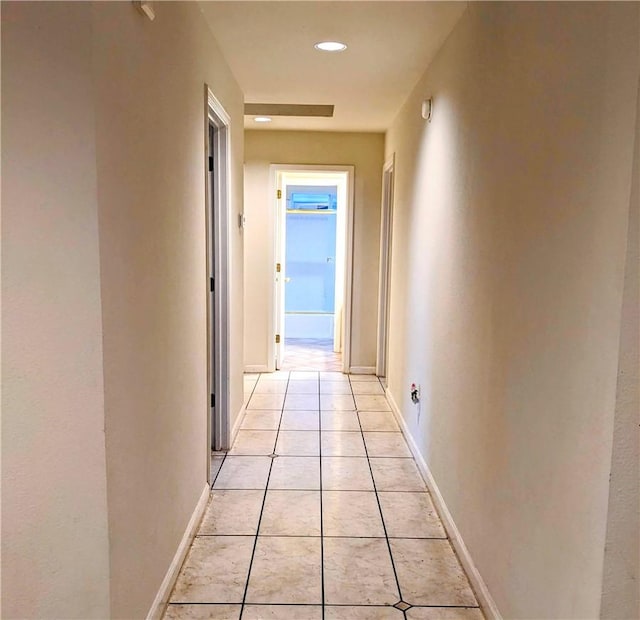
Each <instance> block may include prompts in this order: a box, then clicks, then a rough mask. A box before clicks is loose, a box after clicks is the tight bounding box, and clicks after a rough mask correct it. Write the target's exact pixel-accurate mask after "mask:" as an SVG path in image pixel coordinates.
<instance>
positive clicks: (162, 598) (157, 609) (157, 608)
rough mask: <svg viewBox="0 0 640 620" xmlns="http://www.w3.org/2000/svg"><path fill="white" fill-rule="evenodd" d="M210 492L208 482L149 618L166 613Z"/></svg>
mask: <svg viewBox="0 0 640 620" xmlns="http://www.w3.org/2000/svg"><path fill="white" fill-rule="evenodd" d="M210 493H211V489H210V487H209V484H208V483H206V484H205V485H204V489H203V490H202V494H201V495H200V499H199V500H198V503H197V504H196V507H195V509H194V511H193V513H192V515H191V518H190V519H189V523H188V524H187V527H186V529H185V531H184V534H183V536H182V540H181V541H180V544H179V545H178V548H177V549H176V553H175V555H174V556H173V559H172V560H171V564H169V568H168V569H167V572H166V574H165V576H164V579H163V580H162V583H161V584H160V588H159V589H158V593H157V594H156V597H155V599H154V600H153V603H152V604H151V607H150V609H149V613H147V620H159V619H160V618H162V616H163V615H164V612H165V609H166V607H167V604H168V603H169V597H170V596H171V591H172V590H173V586H174V585H175V583H176V580H177V579H178V574H179V573H180V569H181V568H182V563H183V562H184V559H185V558H186V556H187V552H188V551H189V548H190V547H191V543H192V542H193V539H194V538H195V536H196V531H197V530H198V527H199V526H200V521H201V520H202V516H203V515H204V511H205V509H206V508H207V504H208V503H209V495H210Z"/></svg>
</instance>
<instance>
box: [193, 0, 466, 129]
mask: <svg viewBox="0 0 640 620" xmlns="http://www.w3.org/2000/svg"><path fill="white" fill-rule="evenodd" d="M199 4H200V7H201V9H202V12H203V14H204V16H205V18H206V20H207V22H208V23H209V26H210V27H211V30H212V31H213V34H214V36H215V37H216V39H217V41H218V43H219V45H220V48H221V49H222V53H223V54H224V56H225V58H226V59H227V62H228V63H229V65H230V67H231V70H232V71H233V73H234V75H235V76H236V79H237V80H238V82H239V84H240V87H241V88H242V90H243V92H244V94H245V101H246V102H247V103H296V104H333V105H335V114H334V117H333V118H305V117H272V118H273V121H272V122H270V123H256V122H255V121H254V120H253V118H252V117H249V116H247V117H245V126H246V127H247V128H251V129H301V130H320V131H384V130H385V129H387V128H388V127H389V125H390V124H391V122H392V121H393V119H394V118H395V115H396V114H397V112H398V110H399V109H400V106H401V105H402V104H403V103H404V101H405V100H406V98H407V96H408V95H409V93H410V92H411V90H412V88H413V87H414V85H415V84H416V82H417V81H418V79H419V78H420V76H421V75H422V74H423V73H424V70H425V69H426V67H427V65H428V64H429V62H430V61H431V60H432V58H433V57H434V55H435V54H436V52H437V51H438V49H439V48H440V46H441V45H442V44H443V43H444V41H445V39H446V38H447V36H448V34H449V33H450V32H451V30H452V29H453V27H454V26H455V24H456V22H457V21H458V19H459V18H460V16H461V15H462V13H463V12H464V10H465V8H466V2H425V1H412V2H404V1H395V2H368V1H355V2H351V1H338V2H335V1H303V2H287V1H275V2H273V1H259V2H244V1H233V2H228V1H217V0H213V1H209V2H200V3H199ZM327 40H329V41H336V40H337V41H342V42H344V43H346V44H347V46H348V48H347V49H346V50H345V51H343V52H337V53H327V52H319V51H317V50H316V49H314V47H313V46H314V44H315V43H317V42H318V41H327Z"/></svg>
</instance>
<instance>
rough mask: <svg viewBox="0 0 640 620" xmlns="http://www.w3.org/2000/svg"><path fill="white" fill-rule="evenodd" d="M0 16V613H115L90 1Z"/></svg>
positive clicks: (9, 9)
mask: <svg viewBox="0 0 640 620" xmlns="http://www.w3.org/2000/svg"><path fill="white" fill-rule="evenodd" d="M2 18H3V19H2V129H3V134H2V172H3V176H2V224H3V228H2V268H3V270H2V302H3V308H2V309H3V317H2V597H1V600H2V609H1V610H0V615H1V616H2V617H3V618H83V619H84V618H107V617H109V555H108V551H109V549H108V529H107V480H106V471H105V436H104V415H103V411H104V392H103V379H102V370H103V369H102V317H101V308H100V281H99V257H98V203H97V197H96V167H95V161H96V157H95V156H96V153H95V117H94V110H93V105H92V93H91V87H90V86H91V77H92V68H91V7H90V5H88V4H84V3H77V4H67V5H62V4H58V5H54V4H48V3H38V5H37V6H36V5H33V4H27V3H15V4H7V3H3V6H2Z"/></svg>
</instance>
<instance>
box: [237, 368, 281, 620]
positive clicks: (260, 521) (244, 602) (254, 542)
mask: <svg viewBox="0 0 640 620" xmlns="http://www.w3.org/2000/svg"><path fill="white" fill-rule="evenodd" d="M290 379H291V373H289V375H288V377H287V388H288V387H289V380H290ZM259 380H260V378H258V381H259ZM256 383H257V382H256ZM286 393H287V391H286V389H285V398H284V399H283V400H282V408H281V410H280V422H279V423H278V430H277V431H276V438H275V440H274V443H273V454H275V453H276V446H277V445H278V435H279V434H280V425H281V424H282V416H283V414H284V403H285V400H286ZM274 460H275V458H272V459H271V463H270V464H269V473H268V474H267V481H266V483H265V486H264V495H263V496H262V506H261V507H260V516H259V517H258V525H257V527H256V537H255V540H254V541H253V550H252V551H251V560H250V561H249V569H248V570H247V581H246V583H245V585H244V593H243V595H242V605H241V607H240V616H239V618H238V620H242V616H243V614H244V608H245V605H246V600H247V592H248V591H249V580H250V579H251V569H252V568H253V560H254V558H255V556H256V548H257V546H258V536H259V534H260V525H261V524H262V515H263V514H264V505H265V503H266V501H267V492H268V490H269V481H270V480H271V472H272V470H273V462H274Z"/></svg>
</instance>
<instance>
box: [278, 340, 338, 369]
mask: <svg viewBox="0 0 640 620" xmlns="http://www.w3.org/2000/svg"><path fill="white" fill-rule="evenodd" d="M282 369H283V370H336V371H339V370H342V355H341V354H340V353H335V352H334V350H333V340H322V339H320V338H286V339H285V343H284V360H283V363H282Z"/></svg>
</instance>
